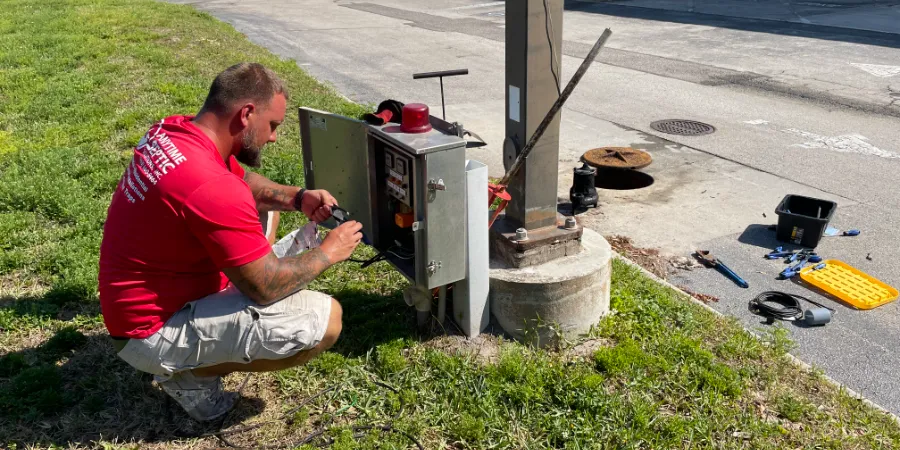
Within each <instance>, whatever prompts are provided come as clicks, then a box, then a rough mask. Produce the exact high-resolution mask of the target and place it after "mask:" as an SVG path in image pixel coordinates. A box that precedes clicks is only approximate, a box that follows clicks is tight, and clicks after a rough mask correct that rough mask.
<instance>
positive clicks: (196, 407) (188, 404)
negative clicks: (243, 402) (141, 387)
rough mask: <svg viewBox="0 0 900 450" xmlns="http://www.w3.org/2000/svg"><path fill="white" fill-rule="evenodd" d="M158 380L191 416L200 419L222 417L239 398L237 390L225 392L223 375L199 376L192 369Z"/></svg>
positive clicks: (163, 388)
mask: <svg viewBox="0 0 900 450" xmlns="http://www.w3.org/2000/svg"><path fill="white" fill-rule="evenodd" d="M156 381H157V383H158V384H159V386H160V387H161V388H162V390H163V391H165V393H166V394H169V396H170V397H172V398H173V399H175V401H176V402H178V404H179V405H181V407H182V408H184V410H185V412H187V413H188V415H189V416H191V417H192V418H194V419H195V420H199V421H209V420H214V419H217V418H219V417H222V416H223V415H224V414H225V413H227V412H228V411H230V410H231V408H233V407H234V404H235V402H236V401H237V398H238V393H237V392H225V390H224V388H223V385H222V377H197V376H194V374H193V373H191V371H190V370H186V371H184V372H178V373H176V374H174V375H172V377H171V378H169V379H168V380H163V379H162V378H161V377H157V378H156Z"/></svg>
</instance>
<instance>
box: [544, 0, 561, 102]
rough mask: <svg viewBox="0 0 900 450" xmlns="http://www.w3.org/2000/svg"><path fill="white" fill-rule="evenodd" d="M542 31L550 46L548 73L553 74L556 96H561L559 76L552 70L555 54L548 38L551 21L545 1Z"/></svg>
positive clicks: (551, 40)
mask: <svg viewBox="0 0 900 450" xmlns="http://www.w3.org/2000/svg"><path fill="white" fill-rule="evenodd" d="M544 31H546V32H547V43H548V44H550V73H552V74H553V79H554V80H556V95H562V91H561V90H560V84H559V75H558V74H557V73H556V72H555V71H554V70H553V63H555V62H556V54H555V53H554V52H553V38H551V37H550V35H551V34H552V33H553V19H552V18H551V17H550V6H549V5H547V0H544Z"/></svg>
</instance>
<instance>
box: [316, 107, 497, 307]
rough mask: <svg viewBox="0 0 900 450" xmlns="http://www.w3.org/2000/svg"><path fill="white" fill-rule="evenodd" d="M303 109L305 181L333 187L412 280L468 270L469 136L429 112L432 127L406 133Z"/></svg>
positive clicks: (438, 280)
mask: <svg viewBox="0 0 900 450" xmlns="http://www.w3.org/2000/svg"><path fill="white" fill-rule="evenodd" d="M299 116H300V136H301V140H302V145H303V162H304V165H303V172H304V175H305V177H306V188H307V189H325V190H327V191H329V192H330V193H331V194H332V195H333V196H334V197H335V198H336V199H337V201H338V204H339V205H340V206H341V207H342V208H344V209H346V210H347V211H348V212H349V213H350V219H352V220H357V221H359V222H361V223H362V224H363V234H364V235H365V237H366V240H367V241H368V242H369V243H370V244H371V245H372V246H374V247H375V249H376V250H377V251H378V252H379V253H381V254H382V255H383V256H384V258H385V259H386V260H387V261H389V262H390V263H391V264H393V265H394V267H396V268H397V269H398V270H399V271H400V272H401V273H403V274H404V275H405V276H406V277H407V278H408V279H409V280H410V281H411V282H412V283H414V284H415V285H417V286H419V287H421V288H424V289H432V288H435V287H439V286H444V285H447V284H450V283H454V282H456V281H459V280H461V279H463V278H464V277H465V276H466V270H465V264H466V246H465V242H466V235H465V233H466V231H465V230H466V195H465V192H466V191H465V189H466V178H465V177H466V161H465V149H466V141H465V140H463V139H462V138H460V137H459V136H457V135H455V134H453V133H451V132H449V131H447V130H449V129H450V124H448V123H447V122H444V121H442V120H440V119H438V118H436V117H430V121H431V123H432V126H433V129H432V130H431V131H428V132H425V133H404V132H403V131H401V130H400V126H399V125H397V124H392V123H389V124H386V125H382V126H375V125H369V124H367V123H365V122H363V121H359V120H355V119H351V118H348V117H344V116H340V115H337V114H331V113H327V112H323V111H317V110H313V109H309V108H300V111H299ZM485 207H487V205H485ZM326 225H327V224H326ZM332 225H333V224H332Z"/></svg>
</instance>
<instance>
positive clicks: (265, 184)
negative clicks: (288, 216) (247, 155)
mask: <svg viewBox="0 0 900 450" xmlns="http://www.w3.org/2000/svg"><path fill="white" fill-rule="evenodd" d="M244 181H246V182H247V184H249V185H250V191H251V192H253V199H254V200H256V209H258V210H259V211H303V214H306V217H308V218H309V220H314V221H316V222H324V221H325V220H326V219H328V218H329V217H331V207H332V206H336V205H337V200H335V199H334V197H332V196H331V194H329V193H328V191H325V190H322V189H317V190H311V191H307V190H305V189H301V188H298V187H294V186H285V185H283V184H278V183H276V182H274V181H272V180H270V179H268V178H266V177H264V176H262V175H260V174H258V173H253V172H250V171H249V170H248V171H247V173H246V174H245V175H244Z"/></svg>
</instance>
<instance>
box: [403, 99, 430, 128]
mask: <svg viewBox="0 0 900 450" xmlns="http://www.w3.org/2000/svg"><path fill="white" fill-rule="evenodd" d="M400 131H403V132H404V133H425V132H428V131H431V122H429V120H428V106H427V105H423V104H421V103H410V104H408V105H404V106H403V117H402V121H401V123H400Z"/></svg>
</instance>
